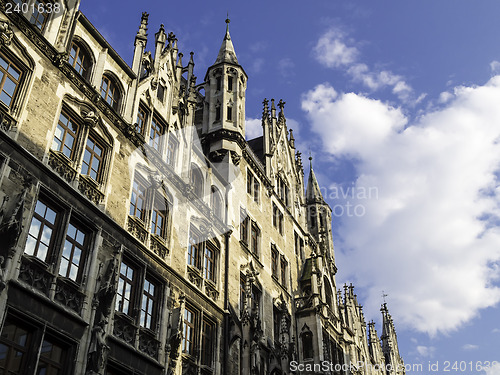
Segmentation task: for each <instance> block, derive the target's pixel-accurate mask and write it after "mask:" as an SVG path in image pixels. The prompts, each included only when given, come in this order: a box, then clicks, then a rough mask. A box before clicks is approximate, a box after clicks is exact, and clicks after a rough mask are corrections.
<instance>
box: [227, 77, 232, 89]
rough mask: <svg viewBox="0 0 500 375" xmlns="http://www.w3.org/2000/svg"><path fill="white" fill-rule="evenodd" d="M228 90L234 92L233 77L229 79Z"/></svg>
mask: <svg viewBox="0 0 500 375" xmlns="http://www.w3.org/2000/svg"><path fill="white" fill-rule="evenodd" d="M227 90H228V91H233V77H227Z"/></svg>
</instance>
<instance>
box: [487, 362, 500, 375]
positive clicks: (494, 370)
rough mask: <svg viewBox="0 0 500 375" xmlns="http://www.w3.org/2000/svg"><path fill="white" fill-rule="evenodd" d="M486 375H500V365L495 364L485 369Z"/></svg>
mask: <svg viewBox="0 0 500 375" xmlns="http://www.w3.org/2000/svg"><path fill="white" fill-rule="evenodd" d="M484 374H485V375H498V374H500V363H494V364H493V365H492V366H489V367H486V368H485V369H484Z"/></svg>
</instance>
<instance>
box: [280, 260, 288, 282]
mask: <svg viewBox="0 0 500 375" xmlns="http://www.w3.org/2000/svg"><path fill="white" fill-rule="evenodd" d="M287 268H288V262H287V261H286V260H285V257H284V256H283V255H282V256H281V285H282V286H283V287H286V271H287Z"/></svg>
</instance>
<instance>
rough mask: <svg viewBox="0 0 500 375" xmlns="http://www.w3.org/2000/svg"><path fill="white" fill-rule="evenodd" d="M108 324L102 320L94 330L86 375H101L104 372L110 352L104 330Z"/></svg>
mask: <svg viewBox="0 0 500 375" xmlns="http://www.w3.org/2000/svg"><path fill="white" fill-rule="evenodd" d="M106 324H107V321H105V320H102V321H100V322H98V323H97V324H96V325H95V326H94V328H93V329H92V338H91V341H90V347H89V352H88V355H87V370H86V372H85V374H86V375H100V374H102V373H103V371H104V366H105V363H106V357H107V354H108V352H109V346H108V345H107V344H106V330H105V329H104V327H105V326H106Z"/></svg>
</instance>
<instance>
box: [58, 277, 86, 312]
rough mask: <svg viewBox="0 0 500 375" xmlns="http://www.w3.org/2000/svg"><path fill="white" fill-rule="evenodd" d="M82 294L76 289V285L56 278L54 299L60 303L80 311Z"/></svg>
mask: <svg viewBox="0 0 500 375" xmlns="http://www.w3.org/2000/svg"><path fill="white" fill-rule="evenodd" d="M83 299H84V296H83V294H82V293H81V292H80V291H79V290H78V286H77V285H73V284H72V283H71V282H70V281H65V280H63V279H60V278H58V279H57V283H56V293H55V295H54V300H56V301H57V302H60V303H62V304H63V305H64V306H66V307H68V308H70V309H71V310H74V311H76V312H77V313H80V311H81V309H82V304H83Z"/></svg>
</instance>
